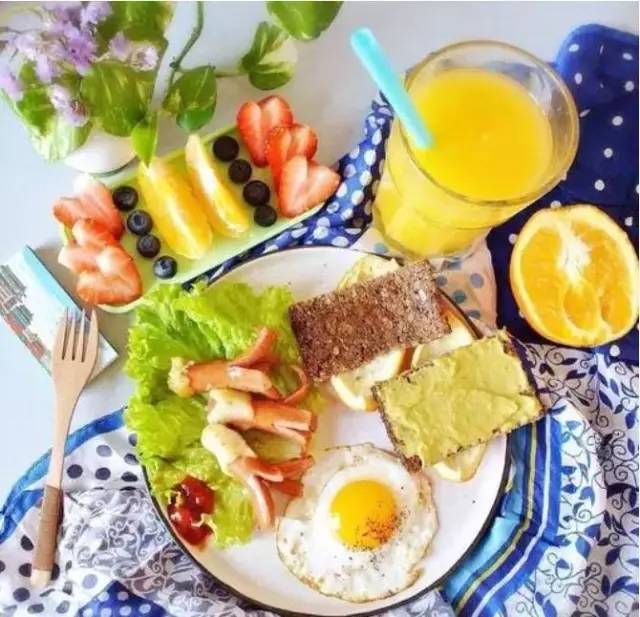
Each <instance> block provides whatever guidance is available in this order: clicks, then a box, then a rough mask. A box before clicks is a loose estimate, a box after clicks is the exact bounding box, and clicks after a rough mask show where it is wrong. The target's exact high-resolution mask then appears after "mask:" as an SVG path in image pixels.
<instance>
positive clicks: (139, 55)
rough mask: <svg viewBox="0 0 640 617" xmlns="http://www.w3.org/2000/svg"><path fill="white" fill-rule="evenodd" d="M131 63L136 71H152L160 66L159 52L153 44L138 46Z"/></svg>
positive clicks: (130, 59)
mask: <svg viewBox="0 0 640 617" xmlns="http://www.w3.org/2000/svg"><path fill="white" fill-rule="evenodd" d="M129 62H130V63H131V66H132V67H133V68H134V69H136V71H152V70H153V69H155V68H156V66H157V65H158V50H157V49H156V48H155V47H154V46H153V45H151V44H146V43H142V44H140V45H137V46H136V48H135V49H134V50H133V53H132V54H131V57H130V58H129Z"/></svg>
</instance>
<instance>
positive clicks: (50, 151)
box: [31, 114, 92, 161]
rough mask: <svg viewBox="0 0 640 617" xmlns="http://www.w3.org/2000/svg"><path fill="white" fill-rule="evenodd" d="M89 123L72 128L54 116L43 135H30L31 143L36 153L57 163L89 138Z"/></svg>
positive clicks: (60, 118)
mask: <svg viewBox="0 0 640 617" xmlns="http://www.w3.org/2000/svg"><path fill="white" fill-rule="evenodd" d="M91 128H92V127H91V123H90V122H87V123H86V124H85V125H84V126H72V125H71V124H69V123H68V122H66V121H65V120H64V119H63V118H62V117H61V116H60V115H58V114H54V115H53V117H52V118H51V120H50V121H49V123H48V125H47V130H46V131H45V133H44V134H43V135H40V136H39V135H36V134H32V136H31V141H32V142H33V146H34V148H35V149H36V150H37V152H38V153H39V154H40V155H41V156H42V157H44V158H45V159H47V160H48V161H58V160H60V159H63V158H64V157H65V156H67V155H69V154H71V153H72V152H73V151H74V150H77V149H78V148H79V147H80V146H81V145H82V144H83V143H84V142H85V141H87V137H89V133H90V132H91Z"/></svg>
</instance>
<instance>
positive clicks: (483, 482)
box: [155, 247, 508, 616]
mask: <svg viewBox="0 0 640 617" xmlns="http://www.w3.org/2000/svg"><path fill="white" fill-rule="evenodd" d="M360 257H362V253H360V252H357V251H352V250H349V249H339V248H332V247H308V248H300V249H290V250H284V251H279V252H276V253H272V254H269V255H265V256H263V257H260V258H258V259H256V260H254V261H250V262H247V263H244V264H242V265H240V266H239V267H237V268H236V269H234V270H232V271H231V272H229V273H228V274H227V275H225V276H224V277H223V279H224V280H225V281H238V282H243V283H248V284H249V285H251V286H252V287H254V288H255V289H263V288H265V287H267V286H270V285H288V286H289V287H290V288H291V291H292V292H293V295H294V297H295V298H296V300H302V299H305V298H310V297H312V296H316V295H318V294H322V293H326V292H328V291H331V290H333V289H335V288H336V286H337V284H338V282H339V281H340V279H341V278H342V275H343V274H344V273H345V271H346V270H348V269H349V268H350V267H351V265H353V263H354V262H355V261H357V260H358V259H359V258H360ZM459 314H460V315H462V313H459ZM463 318H464V317H463ZM464 319H465V323H467V324H468V321H467V320H466V318H464ZM469 328H470V329H472V330H473V326H471V325H470V324H469ZM364 442H370V443H373V444H374V445H376V446H378V447H380V448H384V449H387V450H392V449H393V448H392V446H391V443H390V441H389V438H388V437H387V434H386V432H385V429H384V426H383V424H382V421H381V420H380V418H379V416H378V414H377V413H376V412H355V411H350V410H348V409H346V408H345V407H344V405H342V404H341V403H339V402H337V401H335V400H332V403H331V405H330V406H329V408H328V409H326V410H324V411H323V412H322V413H321V415H320V416H319V421H318V430H317V432H316V435H315V437H314V442H313V444H314V446H313V453H314V454H315V455H316V457H318V456H321V455H322V454H321V452H322V450H323V449H324V448H327V447H332V446H337V445H346V444H359V443H364ZM427 474H428V475H429V478H430V480H431V483H432V487H433V495H434V499H435V503H436V509H437V512H438V521H439V528H438V531H437V533H436V535H435V538H434V540H433V542H432V544H431V546H430V547H429V550H428V552H427V555H426V556H425V558H424V562H423V564H422V566H423V572H422V575H421V576H420V577H419V578H418V579H417V581H416V582H415V583H414V584H413V585H412V586H411V587H409V588H407V589H405V590H404V591H402V592H400V593H398V594H396V595H395V596H392V597H390V598H385V599H384V600H378V601H374V602H366V603H362V604H354V603H351V602H346V601H343V600H339V599H336V598H330V597H326V596H323V595H322V594H320V593H318V592H317V591H314V590H313V589H311V588H309V587H307V586H306V585H304V584H303V583H301V582H300V581H299V580H298V579H297V578H295V577H294V576H293V575H292V574H290V573H289V571H288V570H287V569H286V567H285V566H284V565H283V564H282V562H281V561H280V559H279V558H278V554H277V551H276V544H275V534H274V532H269V533H258V532H256V533H255V534H254V536H253V538H252V539H251V541H250V542H249V543H248V544H244V545H242V546H236V547H232V548H229V549H226V550H218V549H215V548H213V547H207V548H205V549H203V550H198V549H195V548H193V547H192V546H190V545H189V544H186V543H185V542H183V541H182V540H181V539H180V537H179V536H177V535H176V534H175V533H173V530H172V528H171V523H170V522H169V520H168V518H167V517H166V512H165V511H164V508H162V507H160V506H159V504H158V503H157V502H155V503H156V507H157V508H158V510H159V512H160V514H161V515H162V517H163V519H164V520H165V523H166V524H167V526H168V528H169V529H170V530H171V531H172V534H173V536H174V538H175V539H176V542H177V543H178V544H179V545H180V546H181V547H182V548H183V549H184V550H185V552H187V553H188V554H189V555H190V556H191V557H192V558H193V560H194V561H195V562H196V564H198V565H199V566H200V567H201V568H203V569H204V570H205V571H206V572H208V573H210V574H211V575H212V576H213V577H214V578H215V579H216V580H217V581H218V582H219V583H221V584H222V585H224V586H225V587H226V588H228V589H229V590H230V591H232V592H234V593H235V594H237V595H238V596H241V597H243V598H245V599H246V600H248V601H250V602H252V603H254V604H256V605H259V606H262V607H264V608H267V609H269V610H272V611H275V612H277V613H281V614H286V613H296V614H306V615H323V616H325V615H341V616H342V615H366V614H369V613H378V612H380V611H383V610H388V609H390V608H392V607H394V606H398V605H400V604H404V603H406V602H408V601H409V600H412V599H415V598H416V597H417V596H419V595H421V594H423V593H424V592H426V591H428V590H429V589H433V588H434V587H436V586H438V585H439V584H440V583H441V582H442V580H443V579H444V578H445V577H446V576H447V574H448V573H450V572H451V571H452V570H453V569H454V568H455V567H456V565H457V564H458V563H459V562H460V561H461V560H462V559H463V558H464V556H465V555H466V554H467V553H468V552H469V551H470V550H471V549H472V548H473V546H474V545H475V543H476V542H477V541H478V540H479V539H480V537H481V536H482V534H483V533H484V531H485V529H486V527H487V525H488V524H489V522H490V521H491V519H492V518H493V514H494V510H495V507H496V505H497V501H498V499H499V497H500V496H501V494H502V490H503V488H504V486H505V484H506V477H507V474H508V465H507V440H506V438H505V437H504V436H501V437H498V438H496V439H494V440H493V441H491V443H490V444H489V445H488V447H487V450H486V454H485V456H484V459H483V461H482V464H481V465H480V468H479V469H478V471H477V472H476V474H475V476H474V477H473V478H472V479H471V480H469V481H467V482H462V483H456V482H447V481H444V480H442V479H440V478H439V477H438V476H437V475H436V474H435V473H432V472H430V471H429V470H427Z"/></svg>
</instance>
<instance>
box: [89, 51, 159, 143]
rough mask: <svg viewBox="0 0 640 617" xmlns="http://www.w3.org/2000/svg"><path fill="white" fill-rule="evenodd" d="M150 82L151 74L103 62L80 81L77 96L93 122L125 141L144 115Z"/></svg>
mask: <svg viewBox="0 0 640 617" xmlns="http://www.w3.org/2000/svg"><path fill="white" fill-rule="evenodd" d="M153 80H154V72H153V71H147V72H141V71H134V70H133V69H132V68H131V67H128V66H125V65H124V64H121V63H120V62H113V61H102V62H98V63H96V64H94V65H93V66H92V67H91V69H90V70H89V72H88V73H87V74H86V75H85V76H84V77H83V78H82V83H81V84H80V92H81V94H82V98H83V100H84V102H85V103H86V104H87V106H88V108H89V112H90V116H91V118H92V120H94V121H95V123H96V124H98V125H99V126H100V127H101V128H102V129H103V130H104V131H106V132H107V133H111V134H112V135H120V136H123V137H125V136H127V135H130V134H131V131H132V130H133V127H134V126H135V125H136V124H138V122H140V120H142V119H143V118H144V117H145V115H146V112H147V108H148V106H149V101H150V99H151V94H152V92H153Z"/></svg>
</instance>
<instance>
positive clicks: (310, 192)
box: [278, 154, 340, 218]
mask: <svg viewBox="0 0 640 617" xmlns="http://www.w3.org/2000/svg"><path fill="white" fill-rule="evenodd" d="M338 184H340V176H339V175H338V174H337V173H336V172H335V171H333V169H329V168H328V167H325V166H324V165H318V164H317V163H315V162H314V161H307V159H306V158H305V157H304V156H302V155H300V154H299V155H298V156H294V157H293V158H292V159H291V160H290V161H288V162H287V163H286V164H285V166H284V168H283V170H282V176H281V177H280V188H279V190H278V210H279V211H280V214H282V215H284V216H288V217H290V218H292V217H294V216H298V215H299V214H302V213H303V212H305V211H306V210H309V208H313V207H314V206H317V205H318V204H320V203H322V202H323V201H325V200H326V199H327V198H329V197H330V196H331V195H333V193H335V191H336V189H337V188H338Z"/></svg>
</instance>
